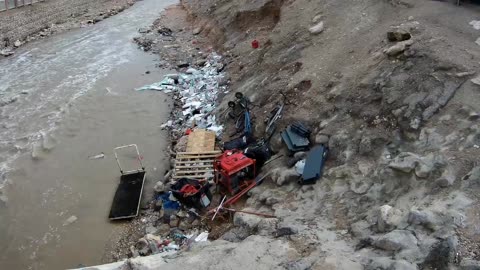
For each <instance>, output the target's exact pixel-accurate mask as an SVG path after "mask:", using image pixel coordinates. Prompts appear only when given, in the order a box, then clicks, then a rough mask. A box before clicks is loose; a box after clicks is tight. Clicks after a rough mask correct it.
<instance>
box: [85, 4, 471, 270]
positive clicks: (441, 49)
mask: <svg viewBox="0 0 480 270" xmlns="http://www.w3.org/2000/svg"><path fill="white" fill-rule="evenodd" d="M182 5H183V8H184V9H185V11H186V12H187V13H188V15H189V17H188V18H189V26H188V27H184V28H182V29H179V30H178V32H179V33H182V34H183V33H189V34H191V37H192V38H191V39H190V41H189V42H190V43H194V40H196V39H197V36H201V37H202V38H206V39H207V40H209V41H210V42H211V43H210V44H212V46H213V47H215V48H216V50H217V51H220V52H222V53H223V55H224V56H225V57H226V58H227V61H226V67H225V68H226V71H227V72H228V74H229V76H230V78H231V79H230V82H231V84H230V86H229V87H230V89H235V91H231V93H228V94H227V95H226V96H225V97H224V99H223V100H222V101H221V102H220V103H219V106H218V107H217V113H218V114H217V116H218V115H220V112H223V110H224V109H226V108H227V102H228V101H231V100H234V97H233V95H234V92H237V91H239V92H242V93H243V94H244V95H245V96H247V97H249V98H250V99H251V101H252V103H253V104H255V105H256V106H254V108H252V109H251V113H252V115H253V116H254V117H255V121H254V135H255V136H256V137H262V136H264V134H263V133H264V131H265V126H264V123H263V121H262V120H263V119H266V118H268V116H269V113H270V112H271V111H272V109H273V108H275V106H276V105H278V104H279V103H282V102H283V103H284V104H285V105H286V106H285V108H284V111H283V114H282V115H283V116H282V118H281V119H280V120H279V121H278V122H277V125H278V130H282V129H284V128H285V127H286V126H287V125H288V124H290V123H292V122H294V121H301V122H303V123H304V124H305V125H307V126H309V127H310V128H311V129H312V136H311V138H310V141H311V143H312V144H323V145H328V146H329V147H330V153H329V157H328V160H327V163H326V165H325V171H324V176H323V177H322V178H321V180H319V181H317V183H316V184H315V185H311V186H299V185H298V183H297V181H296V180H297V179H298V174H297V173H296V172H295V169H294V168H291V164H292V163H291V160H290V158H288V151H287V149H286V146H285V145H284V144H283V142H282V139H281V137H280V136H279V134H278V132H277V133H275V134H274V135H273V136H272V139H271V147H272V149H273V150H274V151H275V152H277V153H280V154H283V155H284V156H283V158H280V159H278V160H276V161H275V162H272V163H270V164H268V166H266V167H264V168H262V172H261V173H267V172H270V173H271V176H270V177H268V178H267V179H266V180H265V181H264V183H263V184H262V185H261V186H259V187H256V188H254V189H253V190H252V191H251V192H249V194H248V196H249V198H248V200H247V202H246V205H245V206H246V207H248V209H249V210H251V211H257V212H264V213H271V214H274V215H275V216H276V218H274V219H266V218H257V217H245V215H240V214H235V218H234V219H233V225H234V227H233V228H231V229H230V230H229V231H228V232H227V233H225V234H223V235H222V236H221V237H220V238H221V239H220V240H215V241H212V242H211V243H207V244H199V245H196V246H194V247H193V248H192V249H191V251H190V252H188V251H186V252H181V253H180V254H177V255H175V256H166V257H162V256H159V255H156V256H153V257H150V258H148V257H147V258H136V259H132V260H130V265H133V266H137V264H138V265H139V268H141V267H147V269H148V265H150V266H151V268H150V269H157V268H161V269H178V268H190V267H195V268H197V269H225V268H228V267H231V268H233V269H245V268H249V267H251V265H254V264H255V265H256V266H258V267H257V269H325V268H328V269H475V268H476V267H479V265H480V262H479V256H478V254H477V252H476V251H475V250H476V249H477V248H478V245H477V244H476V239H478V237H479V234H478V232H477V230H476V225H475V224H478V222H479V220H478V215H477V211H476V210H475V209H476V208H477V207H476V206H477V205H478V200H479V197H478V192H476V191H477V189H478V181H479V179H480V178H479V168H478V167H477V164H478V162H479V161H480V160H479V159H478V149H479V145H480V143H479V141H478V138H479V135H478V134H479V130H478V119H479V117H478V113H479V112H480V107H479V106H478V104H480V103H479V101H480V96H479V94H478V87H479V82H478V81H479V79H478V78H477V76H478V75H479V74H478V70H479V69H480V66H479V63H478V62H477V61H475V60H474V59H478V58H479V57H480V54H479V50H478V46H479V45H478V44H477V43H478V42H476V40H477V39H478V36H479V35H480V33H479V32H478V27H477V24H478V21H477V20H478V18H477V16H478V11H479V7H478V6H475V5H467V6H460V7H458V6H456V5H452V4H450V3H446V2H438V1H410V0H402V1H373V0H372V1H361V2H349V3H341V2H339V1H330V0H325V1H319V2H318V1H317V2H311V1H306V0H305V1H303V0H297V1H281V0H265V1H248V0H245V1H240V2H239V1H217V0H207V1H198V0H183V1H182ZM443 14H445V16H439V15H443ZM446 14H448V15H446ZM447 17H448V19H446V18H447ZM172 20H174V19H172ZM167 21H168V20H167ZM163 39H165V37H161V36H156V37H155V35H153V36H151V37H148V35H146V39H145V40H141V44H145V45H148V46H143V45H142V46H143V47H144V48H147V47H151V48H150V49H151V50H155V48H157V49H158V50H159V53H160V54H162V52H164V53H165V56H164V57H170V56H171V55H172V54H174V51H173V52H172V47H170V46H168V45H166V44H164V43H162V40H163ZM151 41H153V42H151ZM155 41H156V42H155ZM150 45H151V46H150ZM166 46H168V47H166ZM181 47H182V45H181V44H178V45H177V46H176V48H181ZM173 48H175V47H173ZM182 55H183V54H182ZM193 59H195V58H193ZM187 61H188V59H187ZM178 62H180V61H177V59H175V57H172V59H171V61H170V62H169V63H167V64H168V65H170V66H177V65H178V64H179V63H178ZM223 123H224V124H225V125H226V130H227V131H228V130H232V128H233V123H231V121H225V122H223ZM228 139H229V138H222V140H223V141H226V140H228ZM297 156H301V154H297ZM218 258H221V260H219V259H218ZM142 260H143V261H144V262H142ZM152 260H153V261H152ZM134 268H135V267H134ZM92 269H95V268H92ZM107 269H115V268H107Z"/></svg>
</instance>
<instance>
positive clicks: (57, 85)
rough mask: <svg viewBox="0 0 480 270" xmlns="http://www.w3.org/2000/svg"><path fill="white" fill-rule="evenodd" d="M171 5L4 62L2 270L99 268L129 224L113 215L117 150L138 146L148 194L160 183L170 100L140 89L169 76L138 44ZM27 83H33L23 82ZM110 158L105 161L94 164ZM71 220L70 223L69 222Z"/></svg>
mask: <svg viewBox="0 0 480 270" xmlns="http://www.w3.org/2000/svg"><path fill="white" fill-rule="evenodd" d="M173 3H175V1H153V0H145V1H141V2H139V3H137V4H136V5H134V6H132V8H129V9H127V10H125V11H124V12H123V13H122V14H121V16H113V17H110V18H108V19H107V20H104V21H102V22H101V23H97V24H95V25H92V26H91V27H85V28H78V29H73V30H71V31H67V32H63V33H60V34H58V35H53V36H51V37H50V38H48V39H44V40H42V41H41V42H31V43H29V44H26V45H24V46H22V47H20V48H18V49H17V51H16V53H15V54H14V55H12V56H11V57H7V58H5V59H2V61H0V74H2V85H0V93H1V95H2V100H10V101H11V102H5V103H3V102H2V103H1V104H0V121H1V126H2V129H0V134H1V135H0V136H1V137H2V141H1V142H0V145H1V147H0V169H1V175H2V176H1V178H0V181H2V184H4V186H3V187H2V189H1V192H2V195H3V196H2V201H1V202H0V220H2V222H1V223H0V268H2V269H48V270H50V269H66V268H72V267H76V266H79V265H92V264H99V263H102V259H103V255H104V254H105V253H106V249H108V248H109V246H110V245H111V243H112V242H115V241H116V239H117V237H118V236H119V235H122V234H124V233H125V230H124V228H125V224H122V223H117V224H116V223H110V222H109V221H108V218H107V217H108V212H109V209H110V204H111V200H112V198H113V194H114V192H115V188H116V186H117V184H118V180H119V176H120V172H119V171H118V166H117V165H116V162H115V158H114V156H113V152H112V149H113V148H114V147H116V146H120V145H125V144H131V143H136V144H137V145H138V147H139V149H140V151H141V154H142V156H143V157H144V164H145V165H146V168H147V182H146V183H145V190H146V194H145V197H147V196H151V195H148V192H147V191H148V190H151V188H152V186H153V185H154V184H155V182H156V181H157V179H160V177H162V176H163V174H164V173H165V170H166V169H168V168H167V167H165V166H164V164H166V163H165V161H166V160H168V156H167V155H166V154H165V149H166V146H167V144H168V137H167V134H166V132H165V131H162V129H161V128H160V126H161V125H162V123H164V122H165V121H166V120H167V118H168V114H169V112H170V107H171V105H170V104H171V100H170V99H169V98H168V97H167V96H166V95H162V94H160V95H159V93H152V92H143V93H139V92H136V91H134V89H135V88H137V87H140V86H142V85H145V84H150V83H153V82H156V81H158V80H159V79H160V78H163V76H164V75H165V74H167V73H169V72H170V71H169V70H166V69H159V68H156V65H157V63H158V60H157V58H156V57H154V56H152V55H150V54H146V53H144V52H142V51H140V50H138V49H137V46H136V44H134V43H133V42H131V41H132V38H133V37H134V36H135V35H137V34H138V29H139V28H142V27H145V26H148V25H149V24H151V23H152V22H153V21H154V19H155V18H157V16H158V14H159V13H160V12H161V11H162V10H163V8H164V7H166V6H168V5H170V4H173ZM26 78H28V79H26ZM102 152H103V153H104V157H103V158H98V159H89V157H92V156H97V155H99V154H101V153H102ZM72 217H74V218H72Z"/></svg>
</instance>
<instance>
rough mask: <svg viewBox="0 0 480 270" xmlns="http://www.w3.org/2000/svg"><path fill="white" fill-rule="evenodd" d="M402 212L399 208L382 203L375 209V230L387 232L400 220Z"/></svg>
mask: <svg viewBox="0 0 480 270" xmlns="http://www.w3.org/2000/svg"><path fill="white" fill-rule="evenodd" d="M402 218H403V213H402V211H401V210H399V209H396V208H393V207H391V206H390V205H387V204H386V205H383V206H381V207H380V208H379V209H378V210H377V230H378V231H379V232H388V231H391V230H393V229H395V228H396V227H397V226H398V225H399V224H400V222H401V221H402Z"/></svg>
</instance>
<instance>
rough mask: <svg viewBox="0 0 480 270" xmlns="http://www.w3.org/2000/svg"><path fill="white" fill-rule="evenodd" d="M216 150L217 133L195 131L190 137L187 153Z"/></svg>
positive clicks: (202, 130) (203, 130)
mask: <svg viewBox="0 0 480 270" xmlns="http://www.w3.org/2000/svg"><path fill="white" fill-rule="evenodd" d="M213 149H215V132H212V131H207V130H205V129H195V130H194V131H193V132H192V133H190V135H188V142H187V152H207V151H213Z"/></svg>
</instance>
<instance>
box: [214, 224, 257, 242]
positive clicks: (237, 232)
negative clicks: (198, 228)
mask: <svg viewBox="0 0 480 270" xmlns="http://www.w3.org/2000/svg"><path fill="white" fill-rule="evenodd" d="M250 235H251V232H250V230H248V229H246V228H243V227H234V228H233V229H231V230H229V231H228V232H226V233H225V234H223V235H222V237H221V239H222V240H225V241H228V242H234V243H236V242H240V241H243V240H244V239H245V238H247V237H249V236H250Z"/></svg>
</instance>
